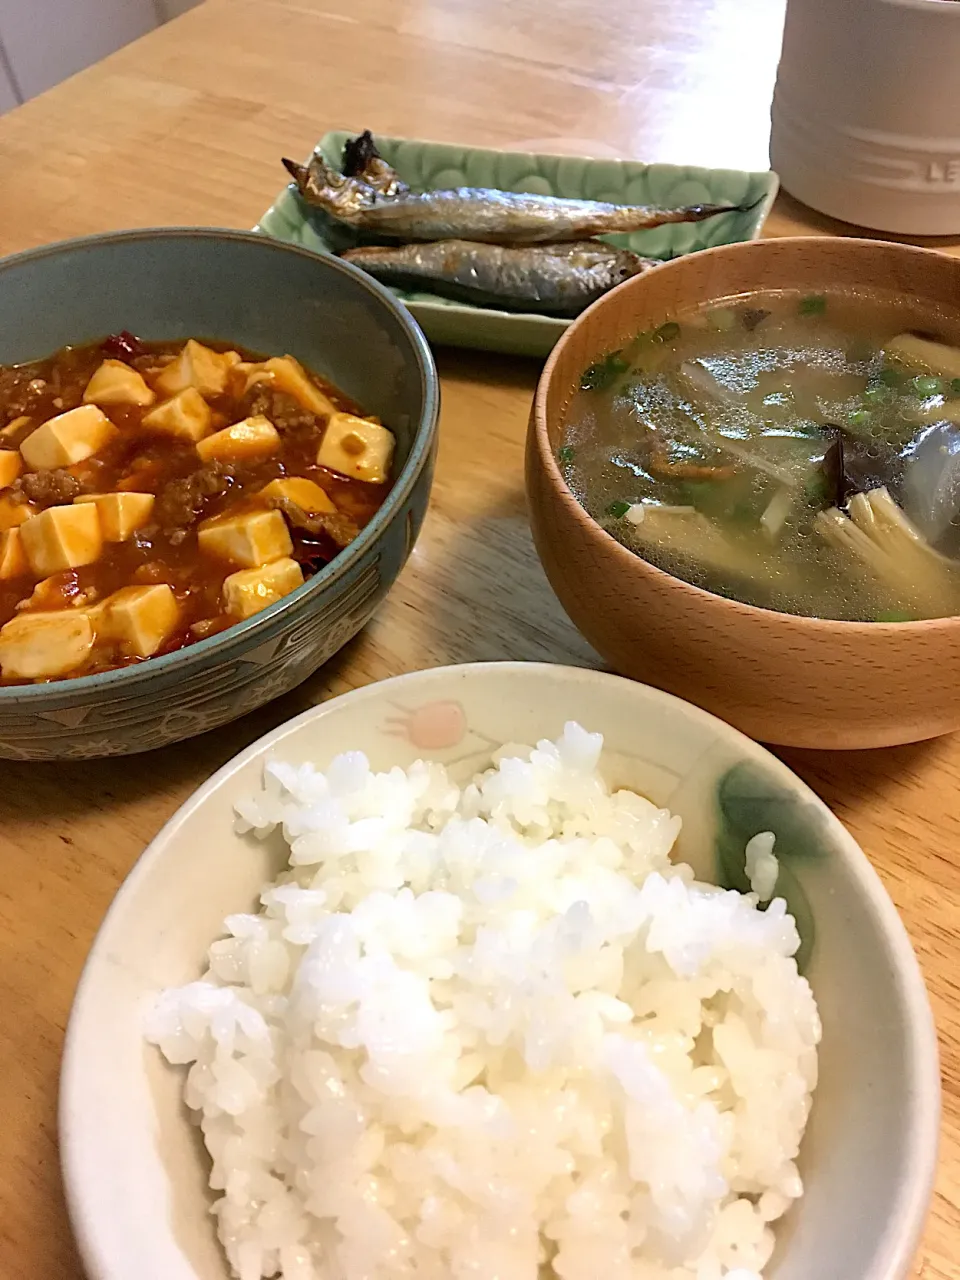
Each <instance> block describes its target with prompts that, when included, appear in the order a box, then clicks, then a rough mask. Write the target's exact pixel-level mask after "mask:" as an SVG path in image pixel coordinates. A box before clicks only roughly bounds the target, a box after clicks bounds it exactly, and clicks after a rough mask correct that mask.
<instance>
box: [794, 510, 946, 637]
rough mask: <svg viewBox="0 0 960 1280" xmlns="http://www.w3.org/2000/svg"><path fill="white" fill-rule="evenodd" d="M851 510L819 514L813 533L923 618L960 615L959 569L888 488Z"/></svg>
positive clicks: (821, 512) (829, 511)
mask: <svg viewBox="0 0 960 1280" xmlns="http://www.w3.org/2000/svg"><path fill="white" fill-rule="evenodd" d="M848 510H849V512H850V514H849V516H846V515H844V513H843V512H842V511H840V510H839V509H838V508H836V507H831V508H830V509H829V510H828V511H820V512H818V513H817V516H816V517H815V520H814V527H815V528H816V530H817V532H818V533H819V534H820V535H821V536H822V537H823V538H825V539H826V541H828V542H829V543H831V544H832V545H833V546H835V547H837V548H838V549H840V550H841V551H846V552H848V553H851V554H852V555H853V556H854V557H856V559H858V560H859V561H860V562H861V564H863V565H864V566H866V567H867V568H868V569H869V570H870V571H871V572H872V573H873V574H874V575H875V576H876V577H877V578H879V579H880V580H881V581H882V582H884V583H886V585H887V586H889V587H891V588H892V589H893V590H894V591H895V592H896V593H897V594H898V595H899V596H900V597H901V598H902V599H903V600H905V601H911V602H914V603H916V604H918V605H919V606H921V608H922V609H923V611H924V612H925V613H927V614H930V615H932V616H945V615H948V614H954V613H957V612H958V610H960V576H958V573H957V565H956V564H955V563H954V562H953V561H952V560H949V559H948V558H947V557H946V556H942V555H941V554H940V553H939V552H938V551H935V550H934V548H933V547H931V545H930V544H929V542H927V540H926V539H925V538H924V537H923V535H922V534H921V533H920V531H919V529H917V527H916V526H915V525H914V524H913V523H912V522H911V521H910V520H909V519H908V518H907V516H906V515H905V514H904V513H903V511H901V509H900V508H899V507H898V506H897V504H896V503H895V502H894V500H893V499H892V498H891V497H890V494H889V493H888V491H887V490H886V489H885V488H882V487H881V488H879V489H872V490H871V491H870V492H869V493H858V494H855V495H854V497H852V498H851V499H850V502H849V504H848Z"/></svg>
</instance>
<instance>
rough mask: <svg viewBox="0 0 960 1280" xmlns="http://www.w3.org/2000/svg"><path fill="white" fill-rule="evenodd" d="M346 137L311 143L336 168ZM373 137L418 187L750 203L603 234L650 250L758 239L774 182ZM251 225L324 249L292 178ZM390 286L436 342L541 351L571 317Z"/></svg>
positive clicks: (658, 252) (733, 173)
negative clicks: (742, 208)
mask: <svg viewBox="0 0 960 1280" xmlns="http://www.w3.org/2000/svg"><path fill="white" fill-rule="evenodd" d="M353 136H355V135H354V134H353V133H349V132H344V131H341V130H337V131H336V132H333V133H328V134H326V135H325V136H324V137H323V138H321V140H320V142H319V143H318V145H317V150H318V151H320V152H321V153H322V155H323V157H324V159H325V160H326V161H327V162H328V163H329V164H332V165H334V166H335V167H336V168H337V169H339V168H340V158H341V153H342V151H343V144H344V143H345V142H346V141H347V139H348V138H351V137H353ZM377 146H378V147H379V148H380V151H381V154H382V155H383V157H384V159H385V160H387V161H388V162H389V163H390V164H392V165H393V166H394V168H395V169H396V170H397V172H398V173H399V174H400V176H401V177H402V178H403V179H404V180H405V181H406V182H408V183H410V185H411V186H412V187H413V188H414V189H415V190H418V191H430V190H434V191H436V190H440V189H443V188H449V187H496V188H499V189H500V190H503V191H535V192H539V193H541V194H543V195H555V196H573V197H575V198H578V199H581V200H609V201H612V202H615V203H618V204H653V205H662V206H668V207H669V206H677V205H689V204H744V205H753V206H755V207H754V208H751V209H750V210H749V212H746V213H728V214H721V215H719V216H718V217H716V218H710V219H708V220H707V221H706V222H699V223H676V224H674V225H672V226H665V227H656V228H654V229H653V230H651V231H637V232H634V234H632V235H627V236H608V237H605V238H606V239H609V240H610V241H611V242H612V243H614V244H619V245H624V246H626V247H627V248H629V249H634V250H636V252H637V253H641V254H643V255H645V256H647V257H651V258H669V257H677V256H678V255H680V254H683V253H693V252H694V251H695V250H697V249H709V248H712V247H713V246H714V245H720V244H733V243H735V242H737V241H740V240H753V239H755V238H756V237H757V236H758V235H759V234H760V228H761V227H762V226H763V223H764V219H765V218H766V216H767V214H768V213H769V212H770V206H771V205H772V204H773V200H774V197H775V195H776V193H777V187H778V185H779V184H778V180H777V176H776V174H774V173H769V172H767V173H747V172H745V171H743V170H740V169H699V168H696V167H695V166H683V165H672V164H640V163H639V162H638V161H636V160H591V159H588V158H586V157H582V156H563V155H531V154H529V153H527V152H522V151H488V150H484V149H483V148H481V147H460V146H451V145H450V144H449V143H443V142H421V141H415V140H413V139H404V138H384V137H381V136H380V135H377ZM257 229H258V230H259V231H262V232H264V233H265V234H266V235H270V236H274V237H275V238H276V239H278V240H287V241H290V242H292V243H293V244H299V245H302V246H303V247H304V248H307V249H313V250H314V251H315V252H317V253H329V252H331V248H330V245H329V243H328V241H327V240H326V239H325V238H324V235H323V232H322V229H321V227H320V224H319V222H318V221H315V220H313V219H312V218H311V217H310V213H309V210H308V209H307V208H306V207H305V205H304V204H303V203H302V201H301V200H300V198H299V196H298V195H297V193H296V190H295V188H294V187H293V186H292V185H291V186H289V187H287V188H286V189H285V190H284V191H283V192H281V194H280V196H279V197H278V198H277V200H276V202H275V203H274V204H273V205H272V206H271V207H270V208H269V209H268V210H267V212H266V213H265V214H264V215H263V217H262V218H261V219H260V222H259V225H258V227H257ZM394 293H396V295H397V297H398V298H400V299H402V301H403V302H404V303H405V304H406V305H407V306H408V307H409V308H410V310H411V311H412V312H413V314H414V315H415V316H416V318H417V320H418V322H419V323H420V326H421V327H422V329H423V331H424V333H425V334H426V335H427V337H428V338H429V339H430V341H431V342H433V343H437V344H440V345H444V344H445V345H448V346H454V347H476V348H479V349H480V350H483V351H506V352H511V353H513V354H518V355H529V356H545V355H547V354H548V352H549V351H550V349H551V348H552V347H553V345H554V343H555V342H556V341H557V339H558V338H559V337H560V335H561V334H562V333H563V331H564V329H566V328H567V326H568V325H569V324H570V323H571V322H570V321H569V320H557V319H555V318H553V317H551V316H538V315H514V314H511V313H510V312H507V311H495V310H493V309H491V308H487V307H473V306H469V305H467V304H465V303H462V302H450V301H448V300H446V299H445V298H437V297H434V296H433V295H432V294H429V293H407V292H405V291H403V290H400V289H395V290H394Z"/></svg>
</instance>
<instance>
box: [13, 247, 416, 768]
mask: <svg viewBox="0 0 960 1280" xmlns="http://www.w3.org/2000/svg"><path fill="white" fill-rule="evenodd" d="M119 329H129V330H131V331H132V332H134V333H137V334H139V335H141V336H142V337H144V338H148V339H152V340H156V341H159V340H175V339H181V338H188V337H191V336H194V337H208V338H221V339H223V340H228V341H231V342H236V343H238V344H240V345H241V346H245V347H248V348H250V349H251V350H253V351H260V352H264V353H266V354H271V355H282V354H283V353H285V352H289V353H290V354H292V355H294V356H296V357H297V358H298V359H299V360H302V361H303V362H304V364H306V365H308V366H309V367H310V368H312V369H315V370H316V371H317V372H318V373H321V374H323V375H325V376H326V377H329V378H330V379H331V380H332V381H333V382H334V383H335V384H336V385H337V386H338V387H340V388H342V389H343V390H344V391H345V392H346V393H347V394H348V395H349V396H351V397H352V398H353V399H355V400H357V401H358V402H359V403H360V404H361V405H362V406H363V407H364V409H366V410H367V411H368V412H370V413H374V414H377V415H378V416H379V417H380V418H381V419H382V420H383V421H384V422H385V423H386V424H387V425H388V426H389V427H391V429H392V430H393V431H394V432H395V434H396V437H397V464H396V468H397V472H396V481H395V483H394V486H393V489H392V490H391V492H390V495H389V497H388V498H387V501H386V502H385V503H384V505H383V507H382V508H381V509H380V511H379V512H378V513H377V515H376V517H375V518H374V519H373V520H372V521H371V523H370V524H369V525H368V526H367V527H366V528H365V529H364V530H363V532H362V533H361V534H360V536H359V537H358V538H357V539H356V540H355V541H354V542H352V543H351V544H350V546H349V547H348V548H347V549H346V550H345V551H343V552H341V554H340V555H339V556H337V557H336V559H335V560H333V561H332V562H331V563H330V564H329V565H327V566H326V567H325V568H324V569H323V570H321V572H320V573H318V574H316V576H315V577H313V578H311V579H310V580H309V581H308V582H306V583H305V584H304V585H303V586H302V587H300V588H299V589H298V590H297V591H295V592H293V593H292V594H291V595H289V596H287V597H285V598H284V599H283V600H280V601H278V602H277V603H276V604H275V605H272V606H271V607H270V608H269V609H265V610H263V612H262V613H258V614H256V615H255V616H254V617H252V618H249V619H248V620H247V621H246V622H242V623H238V624H237V625H236V626H234V627H231V628H230V629H229V630H227V631H224V632H221V633H220V634H219V635H216V636H212V637H211V638H210V639H208V640H202V641H200V642H199V643H197V644H194V645H191V646H189V647H188V648H186V649H182V650H180V651H178V652H176V653H171V654H165V655H163V656H162V657H159V658H151V659H149V660H148V661H146V662H144V663H141V664H139V665H137V666H133V667H125V668H123V669H122V670H119V671H107V672H104V673H102V674H99V675H93V676H84V677H81V678H79V679H74V680H56V681H52V682H50V683H47V684H37V685H24V686H20V685H17V686H8V687H6V688H0V757H2V758H6V759H19V760H59V759H75V758H85V757H92V756H108V755H125V754H128V753H131V752H136V751H145V750H147V749H148V748H151V747H161V746H165V745H167V744H168V743H171V742H177V741H179V740H181V739H183V738H189V737H193V736H194V735H195V734H198V733H203V732H204V731H205V730H207V729H213V728H216V727H217V726H218V725H221V724H225V723H226V722H227V721H229V720H234V719H236V717H237V716H241V715H243V714H245V713H246V712H248V711H252V710H253V709H254V708H256V707H259V706H262V705H263V704H264V703H265V702H268V701H270V699H272V698H276V697H279V696H280V695H281V694H283V693H287V692H288V691H289V690H290V689H292V688H293V687H294V686H295V685H297V684H299V683H300V682H301V681H302V680H304V679H306V677H307V676H309V675H310V674H311V673H312V672H313V671H315V670H316V668H317V667H319V666H320V665H321V664H322V663H324V662H326V661H327V659H328V658H330V657H332V656H333V654H334V653H336V651H337V650H338V649H339V648H341V647H342V646H343V645H344V644H345V643H346V642H347V641H348V640H349V639H350V638H351V637H352V636H354V635H355V634H356V632H357V631H359V630H360V628H361V627H362V626H363V625H364V623H365V622H366V621H367V620H368V618H369V617H370V615H371V614H372V613H373V611H374V609H375V608H376V607H377V605H378V604H379V603H380V601H381V600H382V598H383V596H384V595H385V594H386V592H387V590H388V589H389V588H390V586H391V585H392V584H393V581H394V579H395V578H396V576H397V574H398V573H399V572H400V569H401V568H402V566H403V564H404V562H405V560H406V558H407V556H408V554H409V552H410V549H411V547H412V546H413V543H414V540H415V538H416V536H417V533H418V532H419V529H420V524H421V522H422V520H423V515H424V512H425V510H426V506H427V501H428V498H429V493H430V483H431V478H432V474H433V460H434V454H435V448H436V424H437V415H438V412H439V392H438V388H437V376H436V370H435V369H434V365H433V360H432V357H431V355H430V351H429V348H428V346H427V344H426V342H425V340H424V337H423V334H422V333H421V332H420V330H419V329H418V328H417V325H416V324H415V323H414V321H413V320H412V319H411V317H410V313H409V312H408V311H407V310H406V309H405V308H404V307H402V306H401V305H400V304H399V303H397V301H396V300H395V299H394V298H393V297H391V295H390V294H389V292H388V291H387V290H385V289H383V288H382V287H381V286H380V285H379V284H377V283H376V282H375V281H373V280H371V279H370V278H369V277H368V276H365V275H364V274H363V273H362V272H360V271H358V270H357V269H356V268H354V267H351V266H350V265H349V264H348V263H345V262H341V261H340V260H339V259H337V258H332V257H330V256H329V255H324V256H322V257H321V256H318V255H317V254H314V253H310V252H308V251H307V250H305V249H301V248H296V247H293V246H290V245H282V244H279V243H278V242H276V241H273V240H268V239H266V238H265V237H264V236H260V235H255V234H253V233H250V232H236V231H219V230H193V229H181V228H173V229H169V230H154V231H124V232H119V233H116V234H111V235H103V236H95V237H92V238H90V239H87V240H73V241H68V242H66V243H64V244H55V245H50V246H49V247H47V248H43V249H37V250H34V251H32V252H29V253H23V254H19V255H17V256H15V257H12V258H7V259H6V260H5V261H3V262H0V364H10V363H13V362H16V361H23V360H29V359H35V358H37V357H40V356H43V355H46V354H48V353H50V352H52V351H55V350H56V349H57V348H59V347H62V346H64V345H66V344H68V343H81V342H86V341H90V340H93V339H95V338H98V337H102V336H104V335H105V334H108V333H111V332H115V331H117V330H119Z"/></svg>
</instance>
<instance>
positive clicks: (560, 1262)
mask: <svg viewBox="0 0 960 1280" xmlns="http://www.w3.org/2000/svg"><path fill="white" fill-rule="evenodd" d="M601 747H602V739H601V738H600V736H599V735H597V734H588V733H586V732H585V731H584V730H583V729H581V728H580V727H579V726H578V725H575V724H568V725H567V727H566V730H565V732H564V734H563V736H562V738H560V740H559V741H558V742H556V743H551V742H541V743H539V744H538V746H537V747H536V748H535V749H533V750H531V749H530V748H514V747H511V748H504V750H503V751H502V752H500V753H499V754H498V756H497V759H496V767H495V768H492V769H491V770H490V771H489V772H488V773H486V774H484V775H483V776H482V777H478V778H477V779H476V780H475V781H474V782H473V783H471V784H470V785H468V786H466V787H464V788H462V789H461V788H460V787H458V786H456V785H454V783H453V782H452V781H451V780H450V778H449V777H448V776H447V773H446V771H445V770H444V769H443V768H442V767H441V766H439V765H436V764H428V763H422V762H420V763H417V764H414V765H413V766H412V767H411V768H410V769H408V770H407V771H406V772H404V770H402V769H399V768H395V769H392V770H391V771H390V772H389V773H380V774H376V773H373V772H372V771H371V770H370V767H369V764H368V762H367V760H366V758H365V757H364V756H363V755H360V754H358V753H348V754H346V755H343V756H341V757H339V758H338V759H337V760H335V761H334V762H333V763H332V764H331V765H330V767H329V769H327V770H326V772H319V771H317V770H316V769H314V768H312V767H311V766H309V765H302V766H296V767H295V766H292V765H289V764H283V763H281V762H279V761H275V762H271V763H269V764H268V765H267V766H266V768H265V779H264V785H263V789H262V790H261V791H260V792H258V793H257V794H256V795H252V796H250V797H249V798H248V799H246V800H244V802H243V803H242V804H240V805H239V806H238V814H239V826H240V830H241V831H252V832H254V833H255V834H256V835H257V836H261V837H263V836H266V835H267V834H268V833H269V832H271V831H273V830H274V829H275V828H276V827H277V826H282V829H283V835H284V837H285V839H286V840H287V842H288V843H289V845H290V867H289V869H288V871H287V872H285V873H284V875H283V876H281V878H280V880H278V881H277V882H276V883H275V884H271V885H268V886H266V888H265V889H264V891H263V893H262V895H261V902H262V904H263V905H262V910H261V911H260V913H259V914H257V915H235V916H230V917H228V918H227V920H226V921H225V928H226V931H227V935H228V936H227V937H226V938H224V939H223V940H221V941H218V942H215V943H214V944H213V946H212V947H211V948H210V953H209V971H208V973H207V974H206V976H205V977H204V979H203V980H202V981H200V982H194V983H191V984H190V985H189V986H186V987H183V988H181V989H179V990H171V991H167V992H165V993H163V995H162V996H161V997H160V998H159V1000H158V1002H157V1004H156V1007H155V1009H154V1010H153V1011H152V1013H151V1016H150V1020H149V1027H148V1035H149V1038H150V1040H152V1041H153V1042H155V1043H156V1044H158V1045H159V1046H160V1048H161V1049H162V1050H163V1052H164V1054H165V1055H166V1056H167V1058H168V1059H169V1060H170V1061H171V1062H174V1063H183V1064H186V1063H192V1064H193V1065H192V1066H191V1067H190V1070H189V1072H188V1073H187V1075H186V1080H185V1086H184V1091H185V1097H186V1101H187V1104H188V1106H189V1107H191V1108H192V1109H193V1110H194V1111H196V1112H197V1113H199V1117H200V1124H201V1126H202V1128H203V1132H204V1136H205V1138H206V1143H207V1147H208V1149H209V1151H210V1155H211V1157H212V1160H213V1168H212V1172H211V1175H210V1185H211V1187H212V1188H213V1189H214V1191H216V1192H217V1193H218V1194H219V1199H218V1200H217V1202H216V1205H215V1209H214V1212H215V1213H216V1215H217V1218H218V1226H219V1232H220V1238H221V1240H222V1241H223V1245H224V1248H225V1249H226V1252H227V1256H228V1258H229V1260H230V1263H231V1265H232V1267H233V1269H234V1271H235V1272H236V1273H237V1275H238V1276H240V1277H241V1278H242V1280H259V1277H262V1276H275V1275H276V1276H283V1277H285V1278H286V1280H314V1278H316V1280H401V1278H404V1280H406V1278H408V1277H409V1278H411V1280H413V1278H416V1280H537V1277H538V1275H541V1276H543V1277H547V1276H549V1277H553V1276H556V1277H562V1280H720V1278H721V1277H725V1278H726V1280H756V1277H758V1276H759V1274H760V1273H761V1271H762V1270H763V1268H764V1266H765V1265H766V1263H767V1261H768V1260H769V1258H770V1255H771V1252H772V1250H773V1245H774V1238H773V1232H772V1230H771V1223H773V1222H774V1221H775V1220H776V1219H777V1218H779V1217H780V1216H781V1214H783V1213H784V1211H785V1210H786V1209H787V1208H789V1206H790V1204H791V1203H792V1201H794V1200H795V1199H796V1198H797V1197H798V1196H800V1195H801V1192H802V1187H801V1182H800V1177H799V1175H798V1173H797V1168H796V1165H795V1163H794V1160H795V1157H796V1155H797V1150H798V1147H799V1144H800V1139H801V1136H802V1134H803V1130H804V1126H805V1124H806V1121H807V1115H808V1113H809V1110H810V1100H811V1092H812V1090H813V1088H814V1085H815V1083H816V1074H817V1053H816V1046H817V1043H818V1041H819V1038H820V1022H819V1018H818V1015H817V1009H816V1005H815V1003H814V999H813V995H812V993H811V991H810V988H809V986H808V984H807V982H806V981H805V979H803V978H802V977H800V976H799V975H798V973H797V967H796V963H795V961H794V960H793V958H792V957H793V956H794V954H795V952H796V950H797V947H798V944H799V939H798V937H797V932H796V928H795V925H794V922H793V919H792V918H791V917H790V916H789V915H788V914H787V913H786V908H785V905H784V903H783V901H782V900H779V899H778V900H775V901H773V902H772V903H771V904H770V906H769V907H768V908H767V910H765V911H761V910H759V909H758V906H757V898H756V896H754V895H749V896H742V895H740V894H737V893H733V892H724V891H721V890H718V889H715V888H713V887H711V886H707V885H703V884H698V883H696V882H695V881H694V877H693V872H692V870H691V869H690V868H689V867H687V866H683V865H673V864H671V863H670V861H669V853H670V849H671V847H672V845H673V843H674V841H675V839H676V837H677V833H678V830H679V827H680V820H679V819H678V818H675V817H672V816H671V815H670V814H669V813H668V812H666V810H663V809H657V808H656V807H655V806H654V805H652V804H651V803H649V801H647V800H645V799H643V798H641V797H640V796H638V795H635V794H633V793H632V792H629V791H616V792H613V793H611V792H610V791H609V789H608V788H607V787H606V786H605V785H604V783H603V781H602V779H601V777H600V774H599V773H598V771H597V768H598V761H599V757H600V751H601ZM770 845H771V840H770V837H769V836H768V837H767V838H766V839H765V840H764V841H760V842H759V843H758V845H755V846H754V848H753V850H752V851H751V861H752V862H753V863H755V865H754V868H753V869H754V871H755V872H756V871H757V870H758V868H759V873H760V874H759V876H758V878H759V879H760V880H761V881H762V882H763V886H762V887H769V886H770V876H771V874H773V876H774V878H775V875H776V869H775V866H773V867H772V866H771V864H770V862H769V857H771V856H772V849H771V847H770Z"/></svg>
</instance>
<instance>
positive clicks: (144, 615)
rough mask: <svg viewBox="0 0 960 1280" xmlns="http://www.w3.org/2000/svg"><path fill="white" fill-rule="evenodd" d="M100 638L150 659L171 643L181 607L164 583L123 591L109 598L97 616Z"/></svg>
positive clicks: (128, 652) (133, 653)
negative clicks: (169, 641)
mask: <svg viewBox="0 0 960 1280" xmlns="http://www.w3.org/2000/svg"><path fill="white" fill-rule="evenodd" d="M95 621H96V626H97V633H98V635H99V636H100V637H101V638H102V639H104V640H108V641H111V642H113V643H114V644H117V645H119V647H120V649H121V651H122V652H123V653H125V654H128V655H136V656H137V657H139V658H149V657H150V656H151V654H154V653H156V652H157V650H158V649H159V648H160V646H161V645H162V644H163V643H164V641H166V640H168V639H169V638H170V636H171V635H173V633H174V631H176V629H177V625H178V623H179V621H180V606H179V604H178V603H177V598H176V596H175V595H174V594H173V591H172V589H171V588H170V587H169V586H168V585H167V584H166V583H165V582H161V583H158V584H157V585H156V586H152V587H122V588H121V589H120V590H119V591H115V592H114V593H113V595H110V596H107V598H106V600H104V601H103V603H102V604H101V605H100V606H99V608H98V609H97V610H96V613H95Z"/></svg>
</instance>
